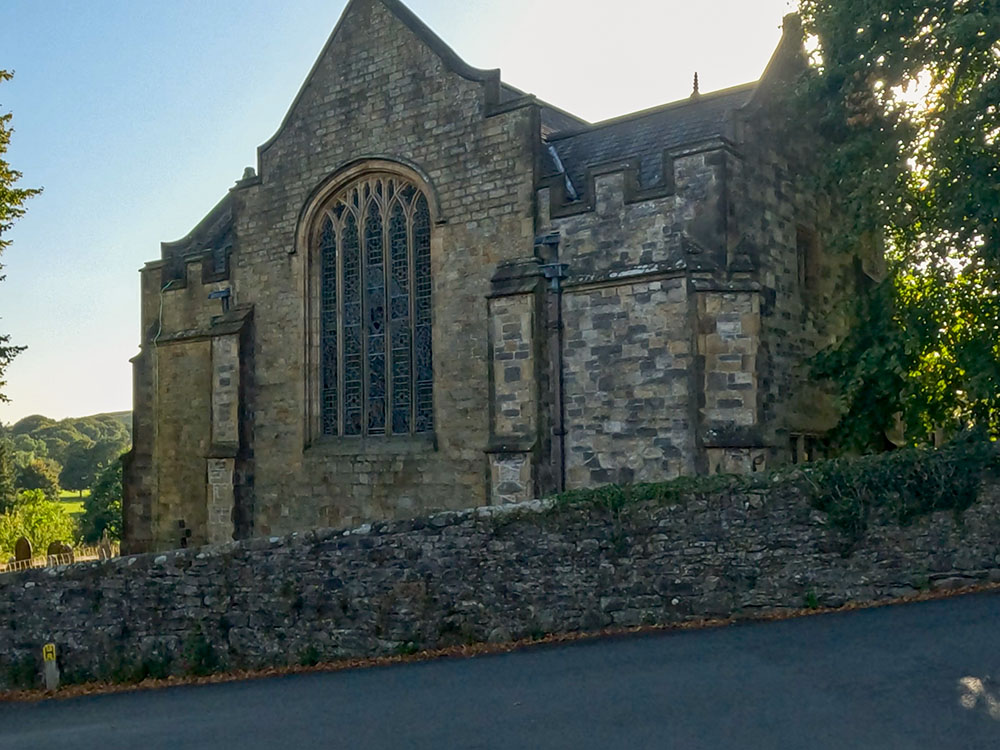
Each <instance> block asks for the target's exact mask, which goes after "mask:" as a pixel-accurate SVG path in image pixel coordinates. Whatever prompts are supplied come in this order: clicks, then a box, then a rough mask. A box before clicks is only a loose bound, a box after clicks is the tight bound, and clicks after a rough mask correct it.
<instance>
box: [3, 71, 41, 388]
mask: <svg viewBox="0 0 1000 750" xmlns="http://www.w3.org/2000/svg"><path fill="white" fill-rule="evenodd" d="M11 76H12V73H10V72H9V71H6V70H0V83H3V82H4V81H9V80H10V78H11ZM10 121H11V114H10V113H9V112H7V113H5V114H0V255H2V254H3V251H4V250H5V249H6V248H7V247H8V246H9V245H10V240H8V239H5V237H4V235H5V234H6V233H7V231H8V230H10V228H11V227H12V226H13V225H14V221H15V220H17V219H19V218H21V216H23V215H24V211H25V209H24V204H25V201H27V200H28V199H29V198H31V197H32V196H33V195H37V194H38V193H39V192H41V191H40V190H38V189H33V188H18V187H15V185H16V184H17V182H18V180H20V179H21V173H20V172H18V171H17V170H16V169H12V168H11V166H10V165H9V164H8V163H7V161H6V160H5V159H4V158H3V155H4V154H5V153H6V152H7V147H8V146H9V145H10V137H11V133H13V132H14V131H13V130H12V129H11V127H10ZM2 271H3V265H0V272H2ZM3 279H4V276H3V275H2V273H0V281H3ZM23 350H24V347H22V346H14V345H13V344H11V343H10V336H9V335H0V402H2V401H7V400H8V399H7V397H6V396H5V395H4V393H3V388H4V386H5V385H6V383H5V381H4V379H3V376H4V370H6V368H7V365H8V364H10V361H11V360H12V359H13V358H14V357H16V356H17V355H18V354H19V353H20V352H22V351H23Z"/></svg>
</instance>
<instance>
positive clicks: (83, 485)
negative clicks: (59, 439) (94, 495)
mask: <svg viewBox="0 0 1000 750" xmlns="http://www.w3.org/2000/svg"><path fill="white" fill-rule="evenodd" d="M93 451H94V443H93V442H92V441H91V440H89V439H86V438H84V439H83V440H79V441H77V442H75V443H71V444H70V445H68V446H67V447H66V449H65V450H64V451H63V466H62V471H60V472H59V485H60V486H61V487H63V488H65V489H67V490H74V491H76V492H83V490H85V489H87V487H89V486H90V483H91V482H93V481H94V475H95V473H96V471H97V464H96V463H95V461H94V456H93Z"/></svg>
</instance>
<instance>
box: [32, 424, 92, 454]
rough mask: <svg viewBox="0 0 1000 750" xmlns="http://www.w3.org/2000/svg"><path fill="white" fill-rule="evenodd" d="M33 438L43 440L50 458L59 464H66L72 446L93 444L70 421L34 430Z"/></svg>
mask: <svg viewBox="0 0 1000 750" xmlns="http://www.w3.org/2000/svg"><path fill="white" fill-rule="evenodd" d="M31 436H32V437H33V438H35V439H36V440H41V441H42V442H44V443H45V445H46V447H47V448H48V453H49V457H50V458H51V459H52V460H54V461H56V462H57V463H60V464H62V463H65V461H66V454H67V451H69V449H70V446H72V445H75V444H77V443H82V442H87V443H90V444H91V445H92V444H93V443H92V442H91V440H90V439H89V438H88V437H86V436H85V435H83V434H81V433H80V431H79V430H77V429H76V426H75V425H74V424H73V423H72V422H70V421H69V420H63V421H62V422H56V423H55V424H53V425H49V426H48V427H42V428H39V429H37V430H34V431H33V432H32V433H31Z"/></svg>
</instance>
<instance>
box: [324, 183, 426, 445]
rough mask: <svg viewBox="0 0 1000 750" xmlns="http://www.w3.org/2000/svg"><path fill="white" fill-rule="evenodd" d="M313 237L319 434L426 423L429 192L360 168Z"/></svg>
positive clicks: (393, 430) (388, 431)
mask: <svg viewBox="0 0 1000 750" xmlns="http://www.w3.org/2000/svg"><path fill="white" fill-rule="evenodd" d="M318 242H319V247H318V260H319V269H320V271H319V272H320V277H321V278H320V296H321V301H320V350H321V357H320V408H321V420H320V421H321V426H322V432H323V434H325V435H347V436H350V435H371V436H379V435H409V434H413V433H418V432H429V431H431V430H433V428H434V416H433V360H432V356H431V279H430V211H429V208H428V204H427V199H426V198H425V197H424V195H423V194H422V193H421V192H420V191H419V190H418V189H417V188H416V187H415V186H414V185H412V184H410V183H408V182H406V181H404V180H400V179H399V178H398V177H395V176H388V175H372V176H369V177H365V178H363V179H362V180H359V181H358V182H357V183H354V184H353V185H351V186H350V187H348V188H347V189H345V190H343V191H342V192H341V193H339V194H338V195H337V197H336V198H335V199H334V200H333V202H332V203H331V205H329V206H328V210H327V212H326V214H325V217H324V223H323V225H322V228H321V232H320V235H319V240H318Z"/></svg>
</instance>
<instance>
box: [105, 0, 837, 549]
mask: <svg viewBox="0 0 1000 750" xmlns="http://www.w3.org/2000/svg"><path fill="white" fill-rule="evenodd" d="M800 64H801V32H800V30H799V29H798V26H797V23H796V22H795V19H794V17H790V18H789V19H788V20H786V28H785V35H784V38H783V41H782V43H781V44H780V45H779V47H778V49H777V50H776V52H775V55H774V57H773V59H772V61H771V63H770V64H769V66H768V69H767V70H766V71H765V73H764V75H763V77H762V78H761V80H759V81H757V82H755V83H750V84H747V85H744V86H738V87H735V88H731V89H727V90H724V91H719V92H716V93H698V92H697V90H696V91H695V92H694V93H693V94H692V95H691V96H690V97H689V98H687V99H684V100H682V101H678V102H673V103H670V104H666V105H664V106H660V107H656V108H653V109H649V110H645V111H642V112H637V113H634V114H630V115H626V116H623V117H619V118H616V119H613V120H609V121H606V122H601V123H597V124H590V123H588V122H586V121H584V120H582V119H580V118H578V117H576V116H574V115H572V114H569V113H568V112H565V111H562V110H560V109H558V108H556V107H554V106H551V105H549V104H547V103H546V102H543V101H540V100H538V99H537V98H535V97H534V96H531V95H527V94H525V93H523V92H521V91H519V90H517V89H515V88H513V87H512V86H509V85H506V84H505V83H503V82H502V81H501V79H500V74H499V71H496V70H478V69H475V68H472V67H470V66H469V65H468V64H466V63H465V62H463V61H462V60H461V59H459V58H458V56H457V55H456V54H455V53H454V52H453V51H452V50H451V49H450V48H449V47H447V46H446V45H445V44H444V43H443V42H442V41H441V40H440V39H439V38H438V37H437V36H435V35H434V33H433V32H432V31H430V30H429V29H428V28H427V27H426V26H425V25H424V24H423V23H422V22H421V21H420V20H419V19H417V18H416V17H415V16H414V15H413V14H412V13H411V12H410V11H409V10H407V9H406V8H405V7H404V6H403V5H402V4H401V3H400V2H398V0H351V2H350V3H349V4H348V6H347V8H346V10H345V11H344V14H343V16H342V18H341V20H340V22H339V23H338V25H337V27H336V28H335V30H334V31H333V34H332V35H331V37H330V39H329V41H328V42H327V44H326V47H325V48H324V49H323V50H322V52H321V53H320V55H319V58H318V60H317V61H316V63H315V66H314V67H313V69H312V71H311V72H310V73H309V75H308V78H307V79H306V81H305V83H304V84H303V86H302V88H301V90H300V91H299V93H298V95H297V96H296V98H295V100H294V102H293V103H292V106H291V109H290V110H289V111H288V114H287V115H286V117H285V119H284V121H283V122H282V124H281V126H280V127H279V129H278V132H277V133H275V134H274V136H273V137H272V138H271V139H270V140H268V141H267V142H266V143H264V145H262V146H261V147H260V148H259V150H258V155H257V168H256V170H253V169H247V171H246V173H245V174H244V176H243V178H242V179H241V180H239V181H238V182H237V183H236V184H235V186H234V187H233V188H232V189H231V190H230V191H229V192H228V194H227V195H225V196H224V197H223V198H222V200H221V201H220V202H219V203H218V204H217V205H216V206H215V207H214V208H213V209H212V210H211V211H210V212H209V213H208V215H207V216H206V217H205V218H204V220H202V221H201V223H200V224H198V225H197V226H196V227H195V228H194V229H193V230H192V232H191V233H190V234H189V235H188V236H187V237H185V238H184V239H182V240H179V241H177V242H169V243H164V244H163V246H162V253H161V257H160V259H159V260H156V261H153V262H150V263H148V264H146V266H145V267H144V268H143V269H142V272H141V284H142V304H141V308H142V309H141V316H142V317H141V326H142V328H141V331H142V343H141V352H140V354H139V355H138V356H137V357H136V358H135V359H134V360H133V363H134V399H135V416H134V420H135V423H134V445H133V449H132V451H131V453H130V454H129V455H128V457H127V459H126V474H125V495H126V497H125V529H124V537H125V547H126V549H128V550H130V551H144V550H159V549H165V548H172V547H178V546H188V545H191V546H194V545H200V544H205V543H217V542H222V541H227V540H230V539H233V538H245V537H249V536H255V535H272V534H283V533H286V532H291V531H294V530H302V529H308V528H312V527H325V526H345V525H351V524H358V523H361V522H365V521H371V520H377V519H386V518H396V517H406V516H415V515H419V514H423V513H425V512H428V511H431V510H438V509H449V508H464V507H470V506H477V505H484V504H498V503H510V502H516V501H521V500H526V499H530V498H535V497H539V496H543V495H546V494H550V493H553V492H556V491H559V490H562V489H572V488H578V487H586V486H592V485H598V484H603V483H609V482H641V481H648V480H661V479H665V478H669V477H674V476H677V475H679V474H685V473H687V474H690V473H699V472H701V473H704V472H716V471H727V472H730V471H754V470H760V469H762V468H764V467H766V466H770V465H774V464H775V463H781V462H787V461H792V460H803V459H804V458H807V456H808V453H809V452H810V451H812V443H813V441H814V440H815V438H816V437H817V436H820V435H821V434H822V433H823V432H824V430H827V429H829V427H830V426H831V425H832V423H833V422H834V421H835V420H836V414H835V413H834V412H833V410H832V406H831V399H829V398H828V397H827V396H825V395H824V394H823V393H820V392H819V391H818V390H817V389H816V388H814V387H812V386H810V385H809V383H808V382H807V380H806V376H805V370H804V367H803V360H804V358H805V357H806V356H807V355H808V354H810V353H811V352H813V351H815V349H816V347H817V346H818V345H822V344H824V343H827V342H828V341H829V340H830V337H831V335H832V333H831V331H833V330H834V329H835V328H836V324H835V322H834V321H835V318H834V317H833V316H832V315H831V310H832V305H831V300H832V298H833V297H834V296H835V295H836V293H837V290H838V289H843V288H844V284H845V283H846V279H848V278H849V277H850V278H853V276H851V274H854V273H855V272H854V270H853V267H851V266H850V265H849V264H844V263H839V264H838V263H834V262H833V261H831V260H830V259H829V258H828V257H827V256H825V255H824V254H823V252H822V248H823V242H822V236H823V231H822V229H823V226H824V225H825V224H829V222H828V221H824V220H823V216H824V215H826V214H828V213H829V210H830V209H829V206H828V205H826V204H825V202H824V201H822V200H818V199H816V198H815V197H814V196H811V195H809V194H808V192H807V190H806V187H805V184H804V180H803V179H801V176H802V174H803V170H804V166H803V165H804V164H806V163H807V161H808V158H807V156H808V153H807V152H802V151H798V152H796V150H795V149H793V148H792V147H791V145H790V144H789V143H788V142H787V139H784V138H779V137H776V135H775V132H774V130H773V128H772V126H771V123H772V120H773V111H774V92H775V90H776V89H777V87H780V86H781V85H782V81H783V76H784V75H785V74H786V73H787V71H788V70H789V68H790V67H792V66H795V65H800ZM655 80H656V77H655V75H654V74H652V73H651V74H650V82H651V84H655Z"/></svg>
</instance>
